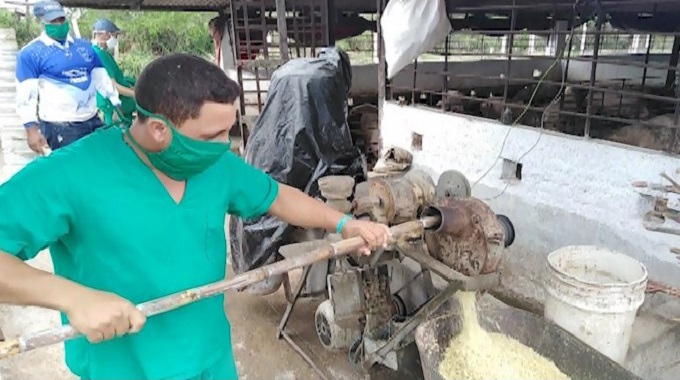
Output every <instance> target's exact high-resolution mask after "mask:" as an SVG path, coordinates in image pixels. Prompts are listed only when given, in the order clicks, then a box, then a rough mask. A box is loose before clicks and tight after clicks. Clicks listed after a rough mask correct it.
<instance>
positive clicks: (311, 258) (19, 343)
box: [0, 217, 439, 359]
mask: <svg viewBox="0 0 680 380" xmlns="http://www.w3.org/2000/svg"><path fill="white" fill-rule="evenodd" d="M438 224H439V220H438V219H437V218H436V217H424V218H422V219H419V220H413V221H410V222H406V223H402V224H399V225H396V226H393V227H391V228H390V231H391V232H392V237H393V240H395V241H396V240H398V239H403V238H404V237H405V236H413V235H418V236H422V234H423V233H424V231H425V229H428V228H432V227H433V226H436V225H438ZM365 244H366V243H365V242H364V240H363V239H362V238H361V237H353V238H350V239H345V240H341V241H339V242H337V243H333V244H328V245H327V246H325V247H321V248H319V249H316V250H314V251H312V252H309V253H307V254H304V255H300V256H296V257H293V258H291V259H287V260H282V261H279V262H277V263H274V264H270V265H265V266H263V267H260V268H257V269H253V270H251V271H248V272H245V273H242V274H239V275H236V276H234V278H232V279H229V280H223V281H217V282H214V283H212V284H207V285H203V286H201V287H198V288H193V289H188V290H185V291H182V292H179V293H175V294H171V295H168V296H165V297H161V298H157V299H155V300H152V301H148V302H145V303H142V304H139V305H137V308H138V309H139V310H140V311H142V312H143V313H144V314H145V315H146V316H147V317H151V316H154V315H158V314H162V313H166V312H168V311H171V310H175V309H178V308H180V307H182V306H185V305H188V304H190V303H194V302H196V301H199V300H202V299H205V298H209V297H213V296H216V295H218V294H223V293H225V292H227V291H229V290H232V289H237V288H242V287H244V286H247V285H251V284H254V283H256V282H260V281H262V280H265V279H267V278H269V277H271V276H276V275H280V274H283V273H286V272H290V271H291V270H294V269H298V268H302V267H306V266H309V265H312V264H314V263H316V262H319V261H323V260H328V259H332V258H336V257H342V256H346V255H349V254H351V253H354V252H356V251H357V250H359V249H361V248H362V247H363V246H364V245H365ZM79 336H80V334H79V333H78V332H77V331H76V330H75V329H74V328H73V327H72V326H70V325H64V326H61V327H57V328H52V329H48V330H43V331H39V332H36V333H30V334H26V335H23V336H20V337H18V338H13V339H7V340H6V341H5V342H0V359H3V358H6V357H9V356H14V355H17V354H20V353H23V352H27V351H31V350H34V349H36V348H41V347H47V346H51V345H53V344H57V343H60V342H63V341H66V340H71V339H74V338H77V337H79Z"/></svg>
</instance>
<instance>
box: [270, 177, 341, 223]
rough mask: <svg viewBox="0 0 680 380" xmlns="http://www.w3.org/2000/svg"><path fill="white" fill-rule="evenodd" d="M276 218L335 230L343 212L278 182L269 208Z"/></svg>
mask: <svg viewBox="0 0 680 380" xmlns="http://www.w3.org/2000/svg"><path fill="white" fill-rule="evenodd" d="M269 213H270V214H272V215H274V216H276V217H277V218H279V219H281V220H283V221H285V222H287V223H288V224H292V225H294V226H298V227H302V228H323V229H325V230H327V231H330V232H335V229H336V227H337V225H338V222H339V221H340V219H342V218H343V216H344V214H342V213H341V212H338V211H336V210H334V209H332V208H330V207H329V206H328V205H326V204H325V203H323V202H321V201H319V200H317V199H314V198H311V197H309V196H308V195H306V194H305V193H303V192H302V191H300V190H298V189H296V188H294V187H291V186H287V185H284V184H279V193H278V195H277V197H276V200H275V201H274V203H273V204H272V206H271V207H270V209H269Z"/></svg>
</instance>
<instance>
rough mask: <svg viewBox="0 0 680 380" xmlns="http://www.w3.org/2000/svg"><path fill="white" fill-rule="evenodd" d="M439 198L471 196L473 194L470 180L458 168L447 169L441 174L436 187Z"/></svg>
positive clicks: (436, 194)
mask: <svg viewBox="0 0 680 380" xmlns="http://www.w3.org/2000/svg"><path fill="white" fill-rule="evenodd" d="M435 196H436V197H437V198H469V197H470V196H472V186H470V181H468V179H467V178H465V176H464V175H463V173H461V172H459V171H457V170H447V171H445V172H444V173H442V174H441V175H440V176H439V180H438V181H437V187H436V189H435Z"/></svg>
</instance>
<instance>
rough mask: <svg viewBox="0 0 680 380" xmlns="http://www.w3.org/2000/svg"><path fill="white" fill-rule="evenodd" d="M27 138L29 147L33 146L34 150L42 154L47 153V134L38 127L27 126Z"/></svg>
mask: <svg viewBox="0 0 680 380" xmlns="http://www.w3.org/2000/svg"><path fill="white" fill-rule="evenodd" d="M26 140H27V142H28V147H29V148H31V150H32V151H34V152H36V153H38V154H42V155H44V154H45V150H44V148H45V147H46V146H47V140H45V136H43V135H42V133H40V129H39V128H38V127H27V128H26Z"/></svg>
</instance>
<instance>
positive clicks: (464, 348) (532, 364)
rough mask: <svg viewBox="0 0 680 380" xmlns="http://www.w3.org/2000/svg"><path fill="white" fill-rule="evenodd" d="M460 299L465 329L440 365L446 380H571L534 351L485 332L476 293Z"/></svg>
mask: <svg viewBox="0 0 680 380" xmlns="http://www.w3.org/2000/svg"><path fill="white" fill-rule="evenodd" d="M457 296H458V300H459V302H460V307H461V316H462V322H463V326H462V330H461V332H460V333H459V334H458V335H457V336H456V337H455V338H454V339H453V340H452V341H451V343H449V347H448V348H447V349H446V352H445V353H444V358H443V360H442V362H441V364H440V365H439V373H440V374H441V375H442V377H443V378H444V379H445V380H569V377H568V376H567V375H565V374H563V373H562V372H561V371H560V370H559V369H558V368H557V367H556V366H555V364H554V363H553V362H552V361H550V360H548V359H546V358H544V357H542V356H540V355H539V354H537V353H536V352H535V351H534V350H532V349H531V348H529V347H527V346H525V345H523V344H521V343H519V342H518V341H516V340H514V339H511V338H509V337H507V336H505V335H503V334H500V333H489V332H487V331H486V330H484V329H482V327H481V326H480V325H479V321H478V320H477V305H476V298H475V296H476V294H475V293H474V292H458V293H457Z"/></svg>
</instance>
